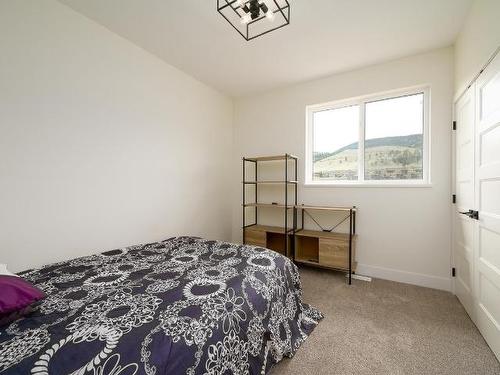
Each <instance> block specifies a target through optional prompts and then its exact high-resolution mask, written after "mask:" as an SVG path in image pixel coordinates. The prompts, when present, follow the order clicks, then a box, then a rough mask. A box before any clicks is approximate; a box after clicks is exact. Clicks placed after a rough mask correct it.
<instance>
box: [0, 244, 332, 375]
mask: <svg viewBox="0 0 500 375" xmlns="http://www.w3.org/2000/svg"><path fill="white" fill-rule="evenodd" d="M21 276H22V277H23V278H25V279H26V280H29V281H30V282H32V283H33V284H35V285H36V286H37V287H38V288H40V289H42V290H43V291H44V292H45V293H46V294H47V297H46V298H45V299H43V300H42V301H41V302H40V303H39V305H38V307H37V309H36V310H35V312H33V313H32V314H30V315H29V316H28V317H26V318H24V319H20V320H17V321H15V322H13V323H11V324H10V325H7V326H4V327H1V328H0V373H1V374H2V375H4V374H5V375H14V374H16V375H19V374H32V375H42V374H55V375H63V374H75V375H86V374H92V375H137V374H147V375H165V374H191V375H194V374H231V373H232V374H265V373H267V372H269V370H270V369H271V368H272V366H273V365H274V364H276V363H277V362H279V361H280V360H281V359H282V358H283V357H285V356H286V357H292V356H293V355H294V353H295V352H296V351H297V349H298V348H299V346H300V345H301V343H302V342H303V341H304V340H305V339H306V338H307V336H308V335H309V334H310V333H311V331H312V330H313V329H314V328H315V326H316V325H317V324H318V322H319V321H320V320H321V319H322V314H321V312H319V311H318V310H317V309H315V308H314V307H312V306H309V305H307V304H304V303H302V291H301V285H300V278H299V273H298V270H297V268H296V266H295V265H294V264H293V263H292V262H291V261H290V260H289V259H287V258H285V257H283V256H281V255H279V254H278V253H276V252H274V251H271V250H268V249H264V248H259V247H254V246H248V245H236V244H231V243H226V242H220V241H208V240H204V239H200V238H194V237H176V238H171V239H168V240H165V241H162V242H157V243H151V244H145V245H138V246H132V247H128V248H124V249H118V250H113V251H108V252H104V253H102V254H97V255H91V256H87V257H83V258H78V259H74V260H70V261H65V262H60V263H57V264H52V265H47V266H45V267H42V268H40V269H35V270H30V271H26V272H24V273H22V274H21Z"/></svg>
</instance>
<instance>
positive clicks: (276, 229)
mask: <svg viewBox="0 0 500 375" xmlns="http://www.w3.org/2000/svg"><path fill="white" fill-rule="evenodd" d="M245 229H248V230H252V231H255V232H269V233H280V234H285V228H283V227H274V226H270V225H260V224H256V225H249V226H247V227H245ZM292 232H293V229H288V233H292Z"/></svg>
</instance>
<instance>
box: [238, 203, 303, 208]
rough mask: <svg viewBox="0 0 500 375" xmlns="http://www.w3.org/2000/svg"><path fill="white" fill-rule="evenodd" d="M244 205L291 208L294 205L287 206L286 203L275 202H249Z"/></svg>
mask: <svg viewBox="0 0 500 375" xmlns="http://www.w3.org/2000/svg"><path fill="white" fill-rule="evenodd" d="M243 207H274V208H285V207H286V208H288V209H291V208H293V206H290V205H289V206H285V205H284V204H273V203H247V204H244V205H243Z"/></svg>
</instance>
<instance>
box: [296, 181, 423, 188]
mask: <svg viewBox="0 0 500 375" xmlns="http://www.w3.org/2000/svg"><path fill="white" fill-rule="evenodd" d="M303 186H304V187H306V188H318V187H319V188H353V187H354V188H431V187H432V186H433V185H432V183H428V182H406V183H405V182H403V183H401V182H392V183H377V182H371V183H366V182H360V183H355V182H346V183H338V182H337V183H335V182H306V183H305V184H304V185H303Z"/></svg>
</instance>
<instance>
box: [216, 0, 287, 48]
mask: <svg viewBox="0 0 500 375" xmlns="http://www.w3.org/2000/svg"><path fill="white" fill-rule="evenodd" d="M248 1H249V0H247V1H246V2H248ZM283 1H284V2H285V4H286V5H285V6H283V7H282V6H280V5H279V4H278V2H277V1H276V0H273V2H274V4H275V5H276V8H277V9H276V10H275V11H274V13H280V14H281V15H282V16H283V18H284V20H285V23H283V24H281V25H278V26H276V27H273V28H271V29H268V30H266V31H264V32H262V33H260V34H256V35H253V36H250V26H251V25H252V24H254V23H256V22H259V21H261V20H263V19H265V18H266V16H265V15H264V16H260V17H259V18H256V19H254V20H252V21H250V22H248V23H247V24H246V27H245V31H246V32H245V33H243V32H241V31H240V29H238V27H236V26H235V25H234V24H233V23H232V22H231V21H230V20H229V18H227V16H226V15H225V14H224V9H226V8H228V7H229V8H231V9H232V11H233V12H235V13H236V14H237V15H238V17H240V18H241V17H243V16H244V14H241V13H240V12H239V11H240V10H241V7H239V6H236V7H234V6H233V5H234V4H235V3H236V2H237V0H217V11H218V12H219V13H220V15H221V16H222V17H224V19H225V20H226V21H227V22H228V23H229V24H230V25H231V26H232V27H233V28H234V29H235V30H236V31H237V32H238V34H240V35H241V36H242V37H243V38H244V39H245V40H246V41H247V42H248V41H250V40H252V39H255V38H258V37H259V36H262V35H265V34H268V33H270V32H271V31H274V30H278V29H281V28H282V27H285V26H287V25H289V24H290V4H289V3H288V0H283ZM221 3H222V5H221Z"/></svg>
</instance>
